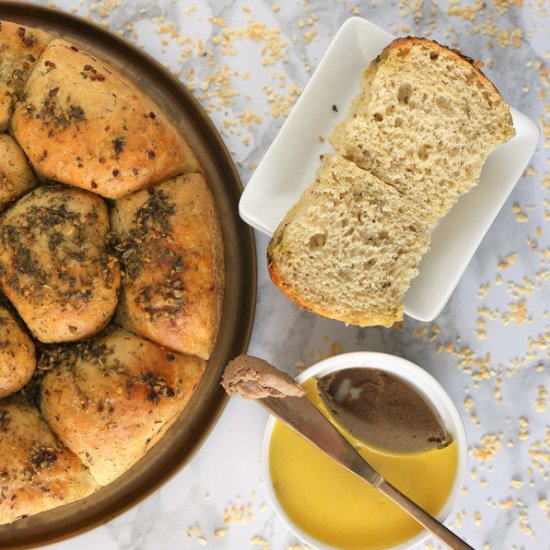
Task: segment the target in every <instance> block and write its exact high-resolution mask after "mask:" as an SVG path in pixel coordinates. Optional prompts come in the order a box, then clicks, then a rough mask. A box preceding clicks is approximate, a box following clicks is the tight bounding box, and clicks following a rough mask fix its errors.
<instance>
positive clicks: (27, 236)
mask: <svg viewBox="0 0 550 550" xmlns="http://www.w3.org/2000/svg"><path fill="white" fill-rule="evenodd" d="M108 232H109V213H108V210H107V205H106V204H105V201H104V200H103V199H101V197H98V196H97V195H94V194H93V193H88V192H87V191H83V190H82V189H74V188H69V187H65V186H60V185H57V186H43V187H38V188H37V189H35V190H34V191H32V192H31V193H29V194H28V195H25V196H24V197H23V198H22V199H20V200H19V201H18V202H17V203H16V204H15V205H14V206H12V207H11V208H10V209H9V210H8V211H7V212H6V214H5V215H4V217H3V218H2V219H1V220H0V286H1V287H2V290H3V291H4V293H5V294H6V296H7V297H8V298H9V299H10V301H11V302H12V304H13V305H14V306H15V308H16V309H17V311H18V313H19V315H21V317H22V319H23V320H24V321H25V323H26V324H27V326H28V327H29V329H30V330H31V332H32V333H33V334H34V336H35V337H36V338H37V339H38V340H40V341H41V342H45V343H51V342H69V341H73V340H79V339H81V338H85V337H87V336H91V335H93V334H95V333H96V332H99V331H100V330H101V329H102V328H103V327H105V326H106V325H107V323H108V322H109V320H110V318H111V317H112V315H113V313H114V310H115V307H116V304H117V294H118V289H119V286H120V270H119V267H118V263H117V260H116V258H114V257H113V256H109V255H108V254H107V252H106V246H105V240H106V237H107V234H108Z"/></svg>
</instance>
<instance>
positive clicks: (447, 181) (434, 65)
mask: <svg viewBox="0 0 550 550" xmlns="http://www.w3.org/2000/svg"><path fill="white" fill-rule="evenodd" d="M514 135H515V131H514V128H513V125H512V118H511V115H510V110H509V108H508V106H507V105H506V103H505V102H504V100H503V99H502V97H501V96H500V94H499V93H498V91H497V90H496V88H495V87H494V86H493V84H492V83H491V82H490V81H489V80H488V79H487V78H486V77H485V75H484V74H483V73H482V72H481V71H480V70H479V69H478V68H477V66H476V65H475V64H474V63H473V62H472V61H471V60H470V59H468V58H466V57H463V56H461V55H460V54H459V53H458V52H456V51H454V50H450V49H448V48H445V47H444V46H441V45H440V44H438V43H436V42H433V41H431V40H427V39H423V38H413V37H408V38H399V39H397V40H394V41H393V42H392V43H391V44H390V45H389V46H387V47H386V48H385V49H384V51H383V52H382V54H381V55H380V56H378V57H377V58H376V59H375V60H374V61H373V62H372V63H371V65H370V66H369V67H368V68H367V69H366V71H365V73H364V76H363V81H362V87H361V91H360V93H359V95H358V96H357V97H356V98H355V100H354V101H353V104H352V106H351V108H350V110H349V112H348V114H347V116H346V118H345V120H344V121H343V122H342V123H341V124H340V125H338V126H337V127H336V128H335V130H334V132H333V134H332V136H331V137H330V142H331V144H332V145H333V147H334V148H335V149H336V151H337V152H338V153H340V154H341V155H343V156H344V157H346V158H347V159H349V160H352V161H353V162H355V163H356V164H357V165H358V166H360V167H361V168H363V169H365V170H368V171H370V172H372V173H373V174H375V175H376V176H378V177H379V178H380V179H382V180H383V181H385V182H386V183H389V184H391V185H393V186H394V187H395V188H396V189H397V190H398V191H400V192H401V193H403V194H404V195H405V196H408V197H411V198H413V199H415V200H418V201H422V202H423V203H424V205H425V206H426V216H427V217H428V219H429V220H430V221H431V222H432V223H433V224H435V223H436V222H437V219H438V218H439V217H441V216H443V215H445V214H446V213H447V212H448V211H449V209H450V208H451V207H452V205H453V204H454V203H455V202H456V200H457V199H458V198H459V197H460V196H461V195H462V194H464V193H466V192H467V191H469V190H470V189H471V188H472V187H473V186H474V185H476V183H477V181H478V178H479V174H480V172H481V167H482V165H483V163H484V162H485V159H486V158H487V156H488V155H489V153H490V152H491V151H493V149H495V148H496V147H497V146H498V145H500V144H501V143H504V142H506V141H508V140H509V139H510V138H511V137H513V136H514Z"/></svg>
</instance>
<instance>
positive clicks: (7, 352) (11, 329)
mask: <svg viewBox="0 0 550 550" xmlns="http://www.w3.org/2000/svg"><path fill="white" fill-rule="evenodd" d="M35 368H36V357H35V353H34V343H33V341H32V340H31V338H30V337H29V335H28V334H27V332H26V331H25V330H24V329H23V327H21V325H20V324H19V322H18V321H17V320H16V318H15V316H14V315H13V313H12V312H11V311H10V310H9V309H8V308H6V307H4V306H2V305H0V399H1V398H3V397H7V396H8V395H11V394H12V393H15V392H16V391H19V390H20V389H21V388H22V387H23V386H24V385H25V384H26V383H27V382H28V381H29V380H30V379H31V378H32V375H33V373H34V369H35Z"/></svg>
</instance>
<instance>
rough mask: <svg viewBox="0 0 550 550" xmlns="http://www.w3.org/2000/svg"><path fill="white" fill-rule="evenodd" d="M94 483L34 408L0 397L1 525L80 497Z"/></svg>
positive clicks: (88, 473)
mask: <svg viewBox="0 0 550 550" xmlns="http://www.w3.org/2000/svg"><path fill="white" fill-rule="evenodd" d="M96 488H97V484H96V483H95V482H94V480H93V478H92V476H91V475H90V472H89V471H88V470H87V469H86V468H85V467H84V466H83V465H82V463H81V462H80V460H79V459H78V458H77V457H76V456H75V455H74V453H72V452H71V451H69V450H68V449H67V448H66V447H64V446H63V445H62V444H61V443H60V442H59V440H58V439H57V438H56V437H55V436H54V434H53V433H52V432H51V430H50V428H49V427H48V425H47V424H46V423H45V422H44V420H43V419H42V417H41V416H40V414H39V412H38V410H37V409H36V407H34V406H31V405H29V404H27V403H24V402H22V401H21V402H20V401H15V400H12V399H11V398H10V399H9V400H3V401H0V524H3V523H10V522H12V521H14V520H16V519H18V518H20V517H23V516H30V515H32V514H37V513H39V512H43V511H45V510H49V509H51V508H56V507H57V506H61V505H62V504H68V503H70V502H73V501H75V500H79V499H81V498H84V497H86V496H88V495H89V494H91V493H92V492H93V491H94V490H95V489H96Z"/></svg>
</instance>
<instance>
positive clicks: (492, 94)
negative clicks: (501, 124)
mask: <svg viewBox="0 0 550 550" xmlns="http://www.w3.org/2000/svg"><path fill="white" fill-rule="evenodd" d="M414 45H418V46H421V47H422V48H425V49H427V50H430V51H432V52H433V54H436V55H441V56H442V57H446V58H447V59H449V60H450V61H452V62H454V63H458V64H460V65H462V66H464V67H468V68H469V69H470V70H471V71H472V74H473V75H474V77H475V78H476V79H477V80H478V82H479V83H480V84H481V85H482V86H483V87H484V88H486V90H487V92H488V94H489V95H488V96H487V97H486V98H485V99H486V101H487V106H488V108H490V109H498V110H499V111H501V115H502V116H503V117H505V118H506V126H507V129H508V133H507V134H506V136H503V137H504V141H507V140H509V139H511V138H512V137H514V135H515V130H514V125H513V122H512V115H511V114H510V109H509V107H508V105H507V103H506V102H505V101H504V99H503V97H502V95H501V94H500V92H499V91H498V89H497V88H496V86H495V85H494V84H493V83H492V82H491V81H490V80H489V79H488V78H487V76H486V75H485V74H484V73H483V71H482V70H481V69H480V65H481V64H480V63H478V62H476V61H474V60H473V59H472V58H471V57H468V56H467V55H464V54H463V53H461V52H460V51H459V50H457V49H456V48H449V47H448V46H444V45H442V44H440V43H439V42H436V41H435V40H430V39H428V38H422V37H418V36H406V37H400V38H396V39H395V40H393V41H392V42H391V43H390V44H388V45H387V46H386V47H385V48H384V49H383V50H382V53H381V54H380V55H379V56H378V57H377V58H376V59H375V60H374V62H373V63H374V64H379V63H380V62H382V61H385V60H386V59H388V58H389V57H390V56H391V54H392V53H393V52H397V55H400V53H404V52H406V50H407V48H410V47H411V46H414Z"/></svg>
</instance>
